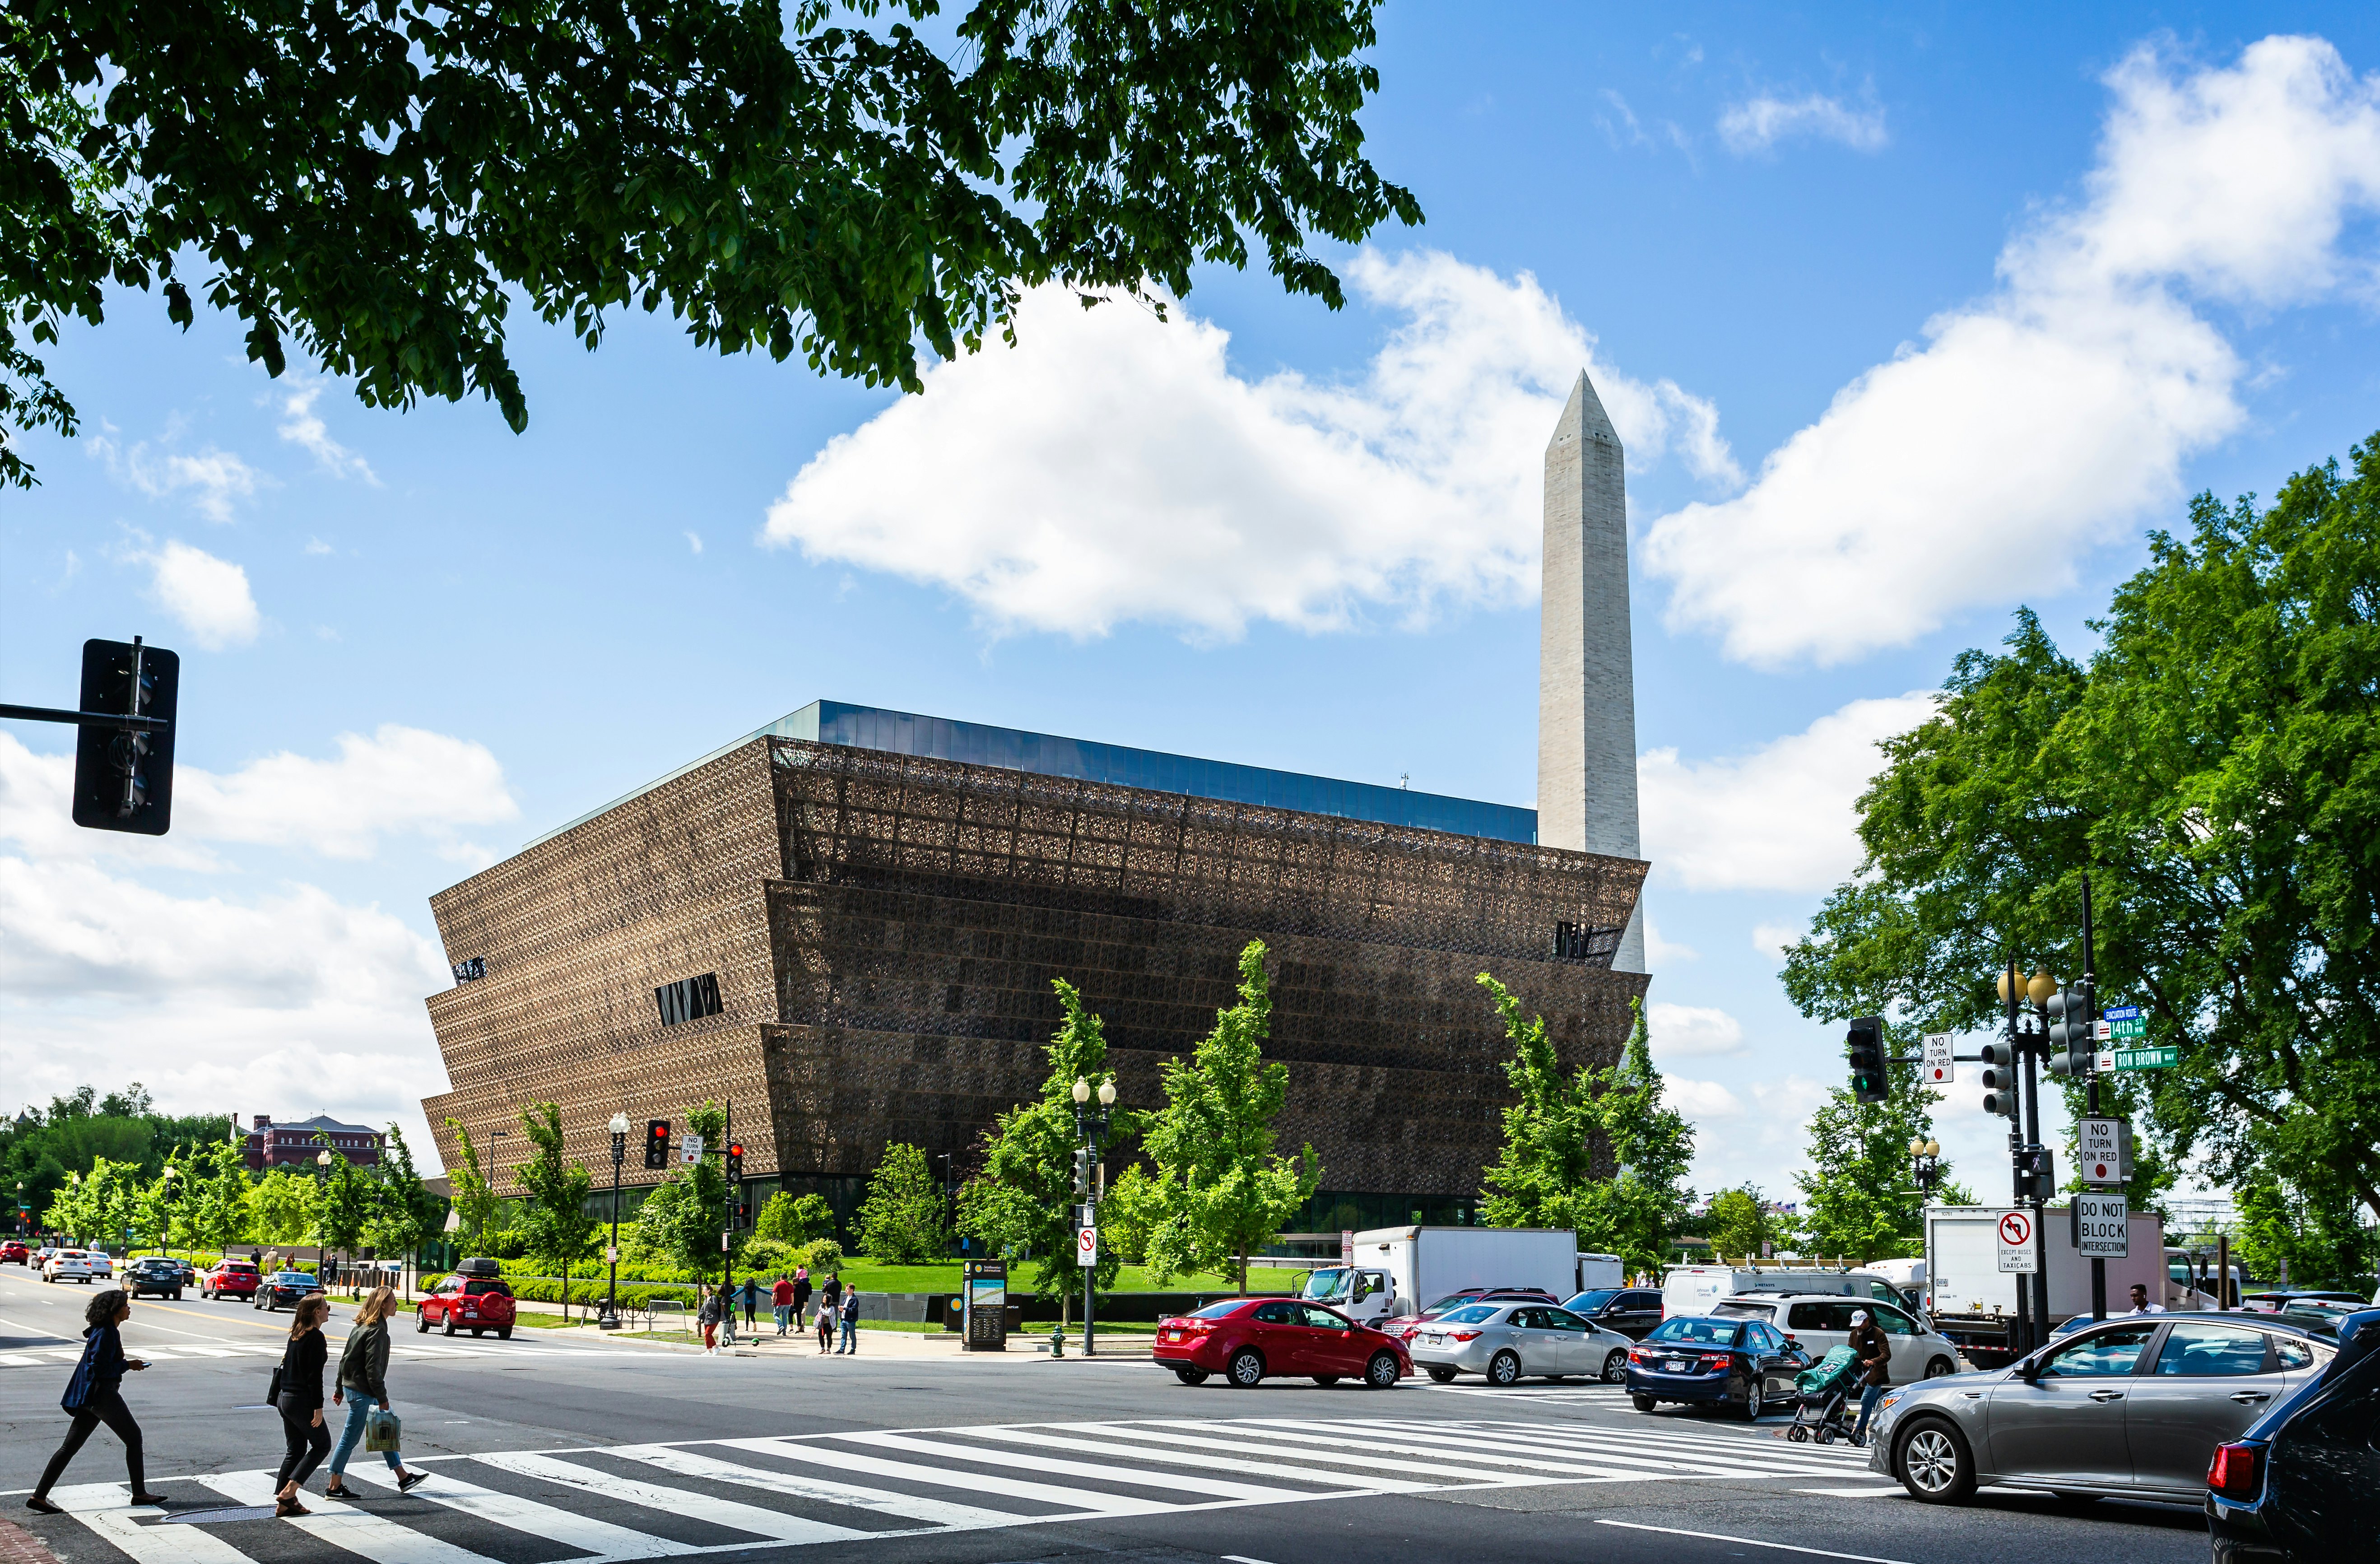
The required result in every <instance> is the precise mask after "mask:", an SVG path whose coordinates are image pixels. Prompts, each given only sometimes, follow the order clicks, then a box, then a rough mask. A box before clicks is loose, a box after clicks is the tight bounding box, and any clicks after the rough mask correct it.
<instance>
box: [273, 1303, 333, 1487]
mask: <svg viewBox="0 0 2380 1564" xmlns="http://www.w3.org/2000/svg"><path fill="white" fill-rule="evenodd" d="M330 1317H331V1300H330V1299H329V1298H327V1297H325V1296H323V1295H322V1293H320V1292H317V1293H315V1294H313V1295H312V1296H311V1297H308V1298H301V1299H299V1300H298V1303H297V1317H296V1318H295V1319H293V1320H291V1321H290V1322H289V1344H288V1345H287V1346H286V1347H284V1348H283V1349H282V1350H281V1394H280V1396H279V1397H278V1398H277V1399H276V1400H274V1402H273V1405H274V1407H275V1408H276V1409H278V1410H279V1412H280V1413H281V1437H282V1438H283V1440H284V1441H285V1444H286V1445H287V1447H288V1448H287V1449H285V1451H284V1452H283V1454H282V1457H281V1473H280V1476H279V1483H280V1486H279V1487H278V1488H276V1489H275V1490H274V1492H273V1513H274V1514H275V1515H311V1514H312V1513H313V1511H312V1510H310V1509H307V1508H306V1507H305V1506H304V1505H302V1504H300V1503H298V1502H297V1490H298V1489H300V1488H302V1487H304V1486H305V1485H306V1479H307V1478H309V1477H311V1476H312V1475H313V1474H314V1468H316V1467H317V1466H320V1465H322V1458H323V1457H324V1456H326V1455H328V1454H330V1453H331V1430H330V1429H329V1428H328V1427H326V1426H324V1425H323V1423H322V1369H323V1367H324V1365H325V1364H328V1363H329V1362H330V1358H331V1344H330V1343H329V1342H327V1341H325V1340H322V1322H323V1321H324V1320H326V1319H328V1318H330Z"/></svg>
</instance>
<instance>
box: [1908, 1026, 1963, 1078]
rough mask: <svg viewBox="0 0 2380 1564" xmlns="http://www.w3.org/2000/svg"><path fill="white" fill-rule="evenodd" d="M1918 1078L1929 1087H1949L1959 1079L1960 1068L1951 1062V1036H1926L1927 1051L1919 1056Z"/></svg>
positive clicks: (1933, 1034) (1931, 1034) (1946, 1034)
mask: <svg viewBox="0 0 2380 1564" xmlns="http://www.w3.org/2000/svg"><path fill="white" fill-rule="evenodd" d="M1917 1074H1918V1078H1919V1079H1920V1080H1922V1081H1924V1082H1925V1084H1926V1085H1929V1086H1948V1085H1954V1084H1956V1082H1957V1081H1958V1079H1959V1067H1958V1066H1957V1065H1956V1064H1954V1063H1952V1062H1951V1060H1950V1034H1949V1033H1948V1032H1928V1033H1926V1034H1925V1051H1924V1052H1923V1053H1922V1054H1920V1055H1919V1057H1918V1063H1917Z"/></svg>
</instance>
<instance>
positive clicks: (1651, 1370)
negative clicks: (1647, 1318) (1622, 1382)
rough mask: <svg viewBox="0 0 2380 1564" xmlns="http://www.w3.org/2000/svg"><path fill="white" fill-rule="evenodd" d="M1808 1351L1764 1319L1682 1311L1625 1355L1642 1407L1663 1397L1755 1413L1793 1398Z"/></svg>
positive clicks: (1633, 1396)
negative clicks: (1716, 1315) (1691, 1313)
mask: <svg viewBox="0 0 2380 1564" xmlns="http://www.w3.org/2000/svg"><path fill="white" fill-rule="evenodd" d="M1809 1366H1810V1355H1809V1354H1808V1353H1807V1352H1803V1351H1802V1349H1801V1348H1799V1347H1797V1346H1795V1345H1794V1344H1793V1343H1792V1342H1791V1341H1788V1340H1786V1339H1785V1338H1784V1337H1782V1336H1780V1335H1779V1334H1778V1333H1777V1331H1776V1329H1775V1328H1773V1327H1771V1326H1768V1325H1766V1324H1764V1323H1762V1322H1761V1321H1759V1320H1749V1319H1712V1318H1709V1317H1707V1316H1705V1315H1680V1316H1679V1317H1677V1318H1674V1319H1665V1320H1663V1321H1662V1322H1661V1323H1660V1324H1659V1325H1658V1327H1656V1328H1654V1330H1653V1333H1652V1334H1651V1335H1649V1336H1647V1337H1645V1340H1643V1341H1641V1342H1639V1343H1637V1345H1636V1346H1635V1347H1633V1348H1632V1349H1631V1350H1630V1352H1629V1353H1628V1380H1627V1383H1628V1399H1629V1400H1630V1401H1631V1402H1633V1403H1634V1405H1635V1408H1636V1410H1637V1411H1638V1412H1651V1411H1652V1410H1653V1409H1654V1408H1655V1407H1657V1406H1659V1405H1660V1404H1661V1403H1662V1402H1664V1401H1679V1402H1683V1403H1685V1404H1688V1405H1700V1406H1717V1407H1725V1408H1727V1409H1728V1410H1729V1411H1730V1412H1733V1413H1735V1415H1737V1416H1738V1417H1742V1418H1745V1419H1747V1420H1748V1419H1751V1418H1755V1417H1758V1416H1759V1415H1760V1414H1761V1413H1762V1412H1766V1411H1767V1409H1768V1408H1769V1407H1770V1406H1772V1405H1778V1404H1781V1403H1786V1402H1790V1401H1791V1400H1792V1399H1793V1395H1794V1390H1793V1376H1795V1375H1796V1374H1799V1373H1800V1372H1801V1371H1802V1370H1803V1369H1805V1368H1807V1367H1809Z"/></svg>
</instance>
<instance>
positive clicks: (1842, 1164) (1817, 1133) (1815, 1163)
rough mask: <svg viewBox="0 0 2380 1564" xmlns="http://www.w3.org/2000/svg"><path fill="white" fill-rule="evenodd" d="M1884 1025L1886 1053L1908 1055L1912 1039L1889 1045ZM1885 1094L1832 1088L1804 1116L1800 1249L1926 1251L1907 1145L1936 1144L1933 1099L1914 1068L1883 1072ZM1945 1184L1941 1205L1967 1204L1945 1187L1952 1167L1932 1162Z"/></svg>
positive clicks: (1881, 1253)
mask: <svg viewBox="0 0 2380 1564" xmlns="http://www.w3.org/2000/svg"><path fill="white" fill-rule="evenodd" d="M1901 1032H1905V1028H1897V1027H1895V1026H1893V1025H1892V1024H1890V1023H1889V1022H1887V1023H1886V1025H1885V1032H1884V1037H1885V1052H1886V1054H1887V1055H1888V1056H1889V1055H1891V1054H1894V1053H1909V1052H1913V1051H1914V1049H1915V1042H1914V1039H1913V1038H1910V1039H1907V1040H1904V1041H1901V1042H1898V1043H1896V1042H1895V1041H1894V1037H1895V1035H1896V1034H1897V1033H1901ZM1885 1072H1886V1076H1887V1080H1888V1084H1889V1085H1890V1089H1891V1095H1890V1096H1889V1097H1888V1098H1887V1099H1886V1100H1885V1101H1883V1102H1861V1101H1858V1100H1857V1099H1856V1098H1854V1097H1853V1096H1852V1092H1851V1089H1850V1087H1849V1086H1847V1085H1846V1086H1836V1087H1833V1088H1831V1089H1829V1090H1828V1093H1827V1100H1826V1101H1825V1102H1824V1103H1822V1104H1820V1105H1819V1108H1818V1110H1817V1111H1816V1112H1815V1113H1814V1114H1812V1115H1811V1117H1810V1142H1809V1152H1808V1159H1809V1164H1810V1165H1809V1168H1808V1170H1806V1171H1803V1172H1800V1173H1796V1174H1795V1175H1794V1176H1793V1182H1794V1183H1795V1185H1796V1186H1797V1187H1799V1188H1800V1190H1801V1192H1802V1199H1801V1202H1800V1205H1801V1210H1800V1213H1799V1217H1798V1219H1797V1221H1796V1222H1795V1224H1794V1226H1795V1230H1796V1235H1797V1237H1798V1238H1799V1241H1800V1243H1801V1244H1802V1246H1803V1248H1804V1249H1807V1250H1809V1251H1810V1252H1812V1253H1814V1254H1818V1255H1840V1256H1843V1257H1844V1258H1847V1259H1850V1260H1853V1261H1860V1262H1864V1261H1868V1260H1890V1259H1898V1258H1902V1257H1906V1256H1910V1255H1923V1254H1924V1253H1925V1191H1924V1190H1923V1189H1921V1188H1920V1187H1919V1186H1918V1183H1917V1173H1916V1169H1915V1166H1914V1164H1913V1162H1912V1160H1911V1158H1910V1152H1909V1146H1910V1143H1911V1142H1912V1141H1929V1140H1932V1139H1933V1138H1934V1107H1933V1105H1934V1102H1935V1099H1936V1097H1937V1095H1938V1094H1937V1093H1936V1092H1934V1091H1933V1090H1931V1089H1930V1088H1928V1087H1926V1086H1924V1085H1919V1084H1918V1080H1917V1067H1916V1066H1915V1065H1913V1064H1888V1065H1886V1066H1885ZM1936 1168H1937V1173H1938V1174H1939V1176H1940V1178H1941V1179H1942V1180H1944V1181H1946V1182H1942V1183H1939V1184H1937V1186H1936V1191H1935V1198H1936V1201H1937V1204H1940V1205H1944V1206H1970V1205H1973V1203H1974V1197H1973V1195H1972V1194H1970V1193H1969V1192H1968V1191H1966V1190H1965V1189H1963V1188H1961V1186H1959V1185H1958V1184H1955V1183H1951V1182H1947V1181H1948V1180H1949V1176H1950V1164H1949V1160H1948V1159H1947V1158H1946V1159H1943V1160H1940V1161H1938V1162H1937V1164H1936Z"/></svg>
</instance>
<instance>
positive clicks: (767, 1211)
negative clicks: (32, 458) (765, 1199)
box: [752, 1190, 834, 1246]
mask: <svg viewBox="0 0 2380 1564" xmlns="http://www.w3.org/2000/svg"><path fill="white" fill-rule="evenodd" d="M833 1231H834V1207H833V1206H830V1205H828V1204H827V1203H826V1200H825V1198H824V1197H823V1196H821V1195H816V1194H802V1195H796V1194H791V1193H790V1192H788V1191H785V1190H779V1191H778V1192H777V1193H776V1194H772V1195H771V1196H769V1203H768V1204H767V1205H766V1206H761V1207H760V1219H759V1221H756V1222H754V1223H753V1224H752V1236H753V1237H754V1238H755V1239H774V1240H775V1241H776V1242H778V1243H783V1244H787V1245H789V1246H798V1245H801V1244H804V1243H808V1242H809V1241H810V1240H811V1239H813V1238H823V1237H826V1236H828V1235H829V1234H832V1232H833Z"/></svg>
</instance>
